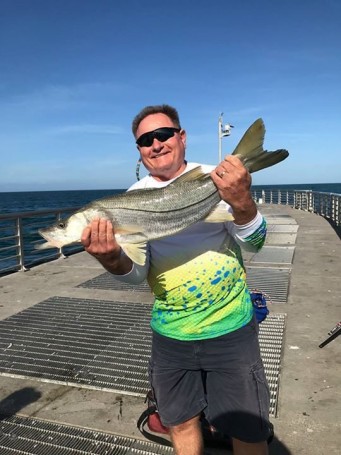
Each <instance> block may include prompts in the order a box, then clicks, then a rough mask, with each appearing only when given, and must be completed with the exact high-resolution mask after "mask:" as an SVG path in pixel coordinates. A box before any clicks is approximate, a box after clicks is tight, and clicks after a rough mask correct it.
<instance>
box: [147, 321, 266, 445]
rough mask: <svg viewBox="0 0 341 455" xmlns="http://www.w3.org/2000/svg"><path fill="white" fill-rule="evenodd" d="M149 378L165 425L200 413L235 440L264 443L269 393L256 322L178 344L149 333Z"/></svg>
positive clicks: (172, 424) (170, 339)
mask: <svg viewBox="0 0 341 455" xmlns="http://www.w3.org/2000/svg"><path fill="white" fill-rule="evenodd" d="M149 377H150V382H151V387H152V389H153V391H154V394H155V398H156V402H157V407H158V411H159V413H160V417H161V420H162V423H163V424H164V425H165V426H174V425H178V424H180V423H183V422H185V421H186V420H188V419H190V418H192V417H194V416H196V415H198V414H200V413H201V412H203V413H204V414H205V417H206V419H207V420H208V422H209V423H210V424H211V425H213V426H214V427H215V428H216V429H217V430H219V431H221V432H222V433H225V434H228V435H229V436H231V437H233V438H236V439H239V440H241V441H244V442H261V441H265V440H267V439H268V437H269V434H270V426H269V403H270V394H269V388H268V384H267V380H266V377H265V373H264V368H263V363H262V360H261V357H260V352H259V343H258V323H257V322H256V321H255V320H252V321H251V322H250V323H248V324H247V325H246V326H245V327H243V328H241V329H238V330H236V331H235V332H232V333H228V334H227V335H223V336H220V337H217V338H211V339H209V340H198V341H179V340H175V339H172V338H168V337H164V336H162V335H159V334H158V333H155V332H153V343H152V355H151V359H150V365H149Z"/></svg>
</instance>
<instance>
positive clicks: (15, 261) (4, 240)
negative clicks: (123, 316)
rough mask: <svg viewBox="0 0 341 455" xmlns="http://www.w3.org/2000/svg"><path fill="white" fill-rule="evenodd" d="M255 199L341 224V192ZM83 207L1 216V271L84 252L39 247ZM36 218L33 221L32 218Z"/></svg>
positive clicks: (267, 194) (275, 193) (260, 194)
mask: <svg viewBox="0 0 341 455" xmlns="http://www.w3.org/2000/svg"><path fill="white" fill-rule="evenodd" d="M252 195H253V198H254V200H255V201H256V202H257V203H259V204H281V205H289V206H291V207H293V208H295V209H298V210H306V211H309V212H313V213H316V214H318V215H321V216H323V217H324V218H326V219H328V220H329V221H330V222H331V224H332V225H333V226H335V227H336V228H340V227H341V194H335V193H324V192H316V191H312V190H291V191H286V190H281V189H279V190H254V191H252ZM78 208H79V207H72V208H58V209H45V210H36V211H30V212H18V213H6V214H2V215H0V274H3V273H9V272H13V271H18V270H21V271H25V270H27V268H28V267H30V266H31V265H36V264H38V263H40V262H46V261H49V260H52V259H56V258H60V257H64V256H65V254H70V253H72V252H76V251H80V250H81V249H82V247H81V246H77V247H66V248H56V249H51V250H35V249H34V245H35V244H36V243H38V242H39V241H41V240H42V238H41V237H40V235H39V234H38V229H39V228H42V227H46V226H47V225H51V224H52V223H54V222H56V221H58V220H60V219H61V218H63V216H62V215H63V214H67V213H70V212H75V211H76V210H77V209H78ZM32 220H33V221H32Z"/></svg>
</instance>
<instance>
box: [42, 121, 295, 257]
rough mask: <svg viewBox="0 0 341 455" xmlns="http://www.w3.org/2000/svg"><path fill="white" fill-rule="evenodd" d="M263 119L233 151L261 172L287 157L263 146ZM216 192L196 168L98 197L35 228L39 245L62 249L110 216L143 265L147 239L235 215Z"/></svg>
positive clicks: (123, 242)
mask: <svg viewBox="0 0 341 455" xmlns="http://www.w3.org/2000/svg"><path fill="white" fill-rule="evenodd" d="M264 134H265V128H264V123H263V121H262V119H258V120H256V121H255V122H254V123H253V124H252V125H251V126H250V128H249V129H248V130H247V131H246V133H245V134H244V136H243V137H242V139H241V140H240V142H239V144H238V145H237V147H236V149H235V150H234V152H233V153H232V155H236V156H238V158H239V159H240V160H241V161H242V162H243V164H244V166H245V167H246V168H247V169H248V170H249V172H255V171H259V170H260V169H264V168H266V167H269V166H272V165H274V164H276V163H279V162H280V161H282V160H284V159H285V158H287V156H288V155H289V153H288V152H287V151H286V150H282V149H281V150H276V151H274V152H267V151H266V150H263V141H264ZM219 202H220V196H219V193H218V190H217V187H216V186H215V184H214V183H213V180H212V179H211V177H210V175H209V174H204V173H203V172H202V169H201V167H197V168H195V169H193V170H191V171H189V172H186V173H185V174H183V175H181V176H180V177H178V178H177V179H176V180H174V181H173V182H172V183H170V184H169V185H167V186H166V187H164V188H147V189H140V190H133V191H128V192H126V193H122V194H118V195H114V196H110V197H105V198H103V199H98V200H96V201H94V202H91V203H90V204H88V205H86V206H85V207H83V208H81V209H80V210H78V211H77V212H75V213H74V214H73V215H71V216H70V217H68V218H66V219H65V220H61V221H58V222H57V223H56V224H54V225H53V226H51V227H48V228H45V229H41V230H39V233H40V234H41V235H42V237H44V238H45V240H47V242H46V243H43V244H40V245H37V247H36V248H37V249H45V248H53V247H57V248H61V247H63V246H65V245H70V244H73V243H78V242H80V238H81V235H82V231H83V229H84V228H85V227H86V226H87V225H88V224H89V223H90V222H91V221H92V220H93V219H96V218H97V219H98V218H105V219H108V220H111V222H112V224H113V227H114V231H115V236H116V240H117V242H118V243H119V245H120V246H121V248H122V249H123V251H124V252H125V254H127V256H129V257H130V258H131V259H132V261H134V262H136V263H137V264H141V265H143V264H144V263H145V260H146V245H147V242H148V241H150V240H155V239H159V238H161V237H166V236H169V235H173V234H176V233H177V232H180V231H182V230H183V229H185V228H187V227H188V226H190V225H192V224H194V223H196V222H198V221H207V222H224V221H228V220H232V219H233V217H232V215H231V214H229V213H228V212H227V211H226V209H225V208H224V207H222V206H221V204H220V205H218V203H219Z"/></svg>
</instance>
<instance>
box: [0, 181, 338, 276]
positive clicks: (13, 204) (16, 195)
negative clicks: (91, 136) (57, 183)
mask: <svg viewBox="0 0 341 455" xmlns="http://www.w3.org/2000/svg"><path fill="white" fill-rule="evenodd" d="M262 190H264V191H266V192H268V191H269V190H272V191H273V192H274V200H273V203H277V202H278V201H279V199H280V198H282V197H283V195H280V194H279V191H278V190H280V191H281V192H282V193H283V194H284V193H286V192H289V193H290V194H291V195H292V196H291V197H292V198H293V192H294V190H312V191H318V192H326V193H336V194H341V183H318V184H317V183H311V184H297V185H263V186H260V185H257V186H256V185H255V186H253V187H252V192H253V194H254V196H256V197H257V198H259V197H262V194H261V191H262ZM123 191H125V190H124V189H122V190H117V189H116V190H112V189H108V190H80V191H31V192H11V193H1V192H0V215H5V214H11V213H18V212H32V211H33V212H34V211H39V210H51V209H61V210H63V209H68V208H79V207H82V206H84V205H86V204H87V203H89V202H91V201H94V200H96V199H100V198H102V197H105V196H108V195H113V194H117V193H122V192H123ZM276 198H278V199H276ZM281 202H282V203H285V201H283V200H281ZM289 203H290V204H291V203H292V201H291V199H290V200H289ZM68 215H70V212H68V213H66V212H62V217H64V216H68ZM55 221H56V217H55V215H46V216H45V215H44V216H39V217H31V218H25V219H24V220H23V232H24V245H25V251H24V253H25V265H27V266H28V267H30V266H32V265H34V264H37V263H39V262H42V261H46V260H47V259H53V258H54V257H55V255H56V250H55V249H52V250H45V251H38V250H35V249H34V245H35V243H36V242H37V241H38V242H39V241H41V240H42V239H41V237H40V235H39V234H38V229H39V228H42V227H44V226H49V225H51V224H53V223H54V222H55ZM15 232H16V231H15V223H14V221H4V220H1V219H0V274H1V271H3V270H4V269H6V270H8V269H9V270H16V269H17V259H16V258H15V255H16V253H17V248H16V247H14V246H13V245H14V241H15V240H14V239H13V238H11V237H13V236H14V235H15ZM6 237H7V238H6ZM4 248H6V249H4ZM80 249H81V247H76V248H75V247H67V248H66V249H65V250H64V252H65V253H66V254H69V253H72V252H75V251H79V250H80ZM51 255H54V257H51ZM10 256H13V257H10Z"/></svg>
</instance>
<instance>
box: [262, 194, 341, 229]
mask: <svg viewBox="0 0 341 455" xmlns="http://www.w3.org/2000/svg"><path fill="white" fill-rule="evenodd" d="M253 198H254V200H255V201H256V202H259V203H263V204H282V205H290V206H291V207H294V208H295V209H298V210H306V211H309V212H313V213H316V214H317V215H321V216H323V217H324V218H327V219H328V220H329V221H330V222H331V223H332V224H333V225H334V226H335V227H340V226H341V194H335V193H323V192H318V191H311V190H294V191H283V190H276V191H274V190H259V191H254V192H253Z"/></svg>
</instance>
